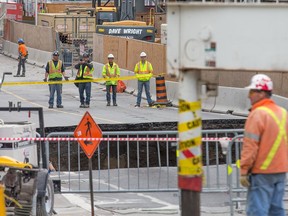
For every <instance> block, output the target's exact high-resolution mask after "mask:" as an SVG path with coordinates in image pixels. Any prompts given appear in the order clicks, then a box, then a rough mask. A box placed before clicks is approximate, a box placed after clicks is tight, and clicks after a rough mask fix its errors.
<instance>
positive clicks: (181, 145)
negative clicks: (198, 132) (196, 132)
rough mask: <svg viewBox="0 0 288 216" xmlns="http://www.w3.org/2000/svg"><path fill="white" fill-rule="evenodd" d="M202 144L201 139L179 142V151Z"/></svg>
mask: <svg viewBox="0 0 288 216" xmlns="http://www.w3.org/2000/svg"><path fill="white" fill-rule="evenodd" d="M201 144H202V137H201V136H200V137H196V138H193V139H189V140H181V141H180V142H179V150H180V151H183V150H185V149H189V148H191V147H195V146H199V145H201Z"/></svg>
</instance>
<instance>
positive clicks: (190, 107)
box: [179, 99, 201, 113]
mask: <svg viewBox="0 0 288 216" xmlns="http://www.w3.org/2000/svg"><path fill="white" fill-rule="evenodd" d="M198 110H201V101H195V102H187V101H184V100H182V99H180V100H179V113H183V112H191V111H192V112H195V111H198Z"/></svg>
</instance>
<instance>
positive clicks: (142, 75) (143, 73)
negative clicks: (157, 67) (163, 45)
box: [134, 61, 153, 81]
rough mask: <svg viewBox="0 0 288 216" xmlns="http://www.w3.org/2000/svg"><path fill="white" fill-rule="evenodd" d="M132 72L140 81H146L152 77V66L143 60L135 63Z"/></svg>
mask: <svg viewBox="0 0 288 216" xmlns="http://www.w3.org/2000/svg"><path fill="white" fill-rule="evenodd" d="M134 72H135V74H136V77H137V79H138V80H140V81H148V80H150V79H151V77H152V75H153V74H152V73H153V67H152V64H151V63H150V62H148V61H145V63H144V64H143V63H142V62H141V61H140V62H138V63H137V64H136V65H135V69H134Z"/></svg>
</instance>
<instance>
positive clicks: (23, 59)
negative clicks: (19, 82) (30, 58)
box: [17, 57, 26, 75]
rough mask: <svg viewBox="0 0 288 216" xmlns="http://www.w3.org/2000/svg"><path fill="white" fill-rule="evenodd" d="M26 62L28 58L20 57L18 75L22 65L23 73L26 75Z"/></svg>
mask: <svg viewBox="0 0 288 216" xmlns="http://www.w3.org/2000/svg"><path fill="white" fill-rule="evenodd" d="M25 62H26V58H21V57H19V61H18V70H17V75H20V72H21V67H22V74H23V75H25V72H26V68H25Z"/></svg>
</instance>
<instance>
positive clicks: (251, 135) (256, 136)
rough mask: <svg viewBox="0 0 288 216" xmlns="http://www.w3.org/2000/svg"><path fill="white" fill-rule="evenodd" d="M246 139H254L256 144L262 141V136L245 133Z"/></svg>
mask: <svg viewBox="0 0 288 216" xmlns="http://www.w3.org/2000/svg"><path fill="white" fill-rule="evenodd" d="M244 137H247V138H250V139H253V140H255V141H256V142H259V141H260V136H259V135H257V134H253V133H248V132H245V133H244Z"/></svg>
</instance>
